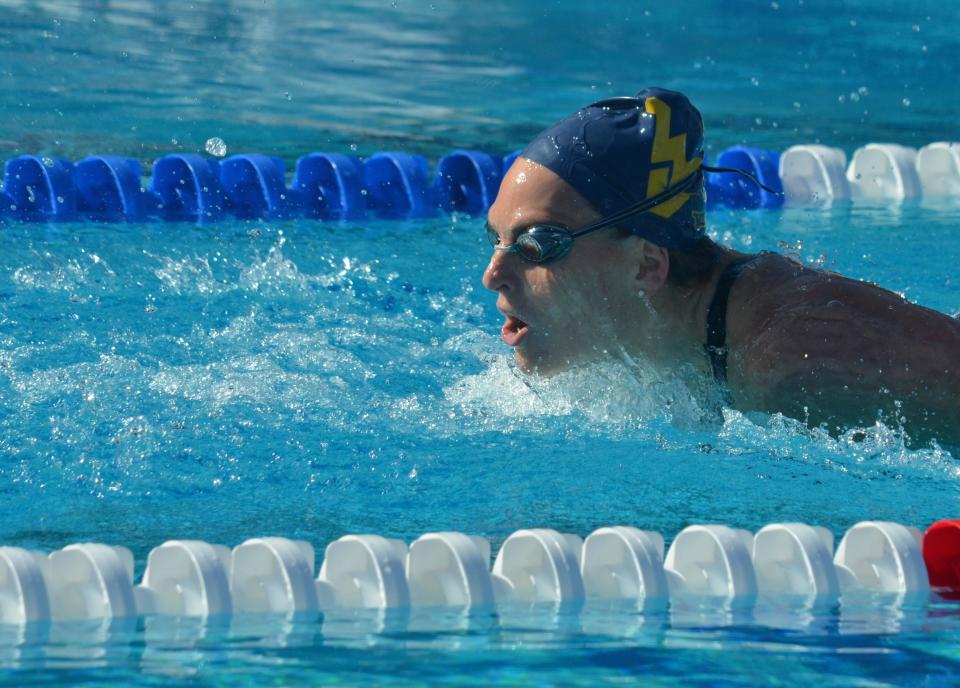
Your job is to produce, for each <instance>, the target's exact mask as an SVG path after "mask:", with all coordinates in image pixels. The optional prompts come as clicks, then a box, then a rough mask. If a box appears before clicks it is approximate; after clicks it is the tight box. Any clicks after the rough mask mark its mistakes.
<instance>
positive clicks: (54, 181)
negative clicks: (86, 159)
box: [3, 155, 76, 222]
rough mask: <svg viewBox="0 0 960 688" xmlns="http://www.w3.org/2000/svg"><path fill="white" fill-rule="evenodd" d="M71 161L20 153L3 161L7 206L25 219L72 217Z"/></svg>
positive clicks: (74, 192)
mask: <svg viewBox="0 0 960 688" xmlns="http://www.w3.org/2000/svg"><path fill="white" fill-rule="evenodd" d="M72 175H73V163H71V162H69V161H67V160H54V159H53V158H38V157H36V156H33V155H23V156H21V157H19V158H15V159H13V160H9V161H7V164H6V165H4V174H3V188H4V190H5V192H6V195H7V196H8V197H9V198H10V203H9V205H8V208H7V209H8V210H9V211H10V212H11V213H12V214H13V215H14V216H15V217H17V218H19V219H22V220H26V221H40V222H42V221H45V220H51V219H54V218H56V217H72V216H73V215H74V214H75V213H76V191H75V189H74V185H73V178H72Z"/></svg>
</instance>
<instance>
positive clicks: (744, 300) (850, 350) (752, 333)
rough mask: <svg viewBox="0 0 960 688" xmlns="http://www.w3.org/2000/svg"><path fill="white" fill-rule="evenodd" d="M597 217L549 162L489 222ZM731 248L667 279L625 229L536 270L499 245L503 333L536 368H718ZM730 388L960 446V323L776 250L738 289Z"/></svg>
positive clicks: (505, 225) (828, 417)
mask: <svg viewBox="0 0 960 688" xmlns="http://www.w3.org/2000/svg"><path fill="white" fill-rule="evenodd" d="M598 219H599V215H598V214H597V213H596V211H594V210H593V208H592V207H591V206H590V205H589V203H587V201H586V200H585V199H583V197H582V196H580V195H579V194H578V193H577V192H576V191H574V190H573V188H572V187H570V186H569V185H568V184H567V183H566V182H564V181H563V180H562V179H560V178H559V177H558V176H557V175H556V174H554V173H553V172H551V171H550V170H548V169H546V168H544V167H542V166H540V165H538V164H536V163H534V162H531V161H529V160H526V159H524V158H519V159H518V160H517V161H516V162H515V163H514V165H513V166H512V167H511V168H510V170H508V172H507V174H506V175H505V177H504V181H503V184H502V185H501V187H500V193H499V195H498V196H497V200H496V202H495V203H494V205H493V206H492V207H491V209H490V212H489V215H488V222H489V225H490V226H491V227H492V228H493V229H494V230H495V231H496V233H497V234H498V236H499V237H500V243H501V245H509V244H511V243H513V241H514V239H515V237H516V235H517V234H518V233H520V232H522V231H523V230H524V229H526V228H527V227H529V226H530V225H532V224H535V223H538V222H550V223H551V224H561V225H564V226H566V227H568V228H569V229H572V230H575V229H578V228H580V227H583V226H586V225H587V224H589V223H591V222H594V221H596V220H598ZM742 256H743V254H739V253H737V252H735V251H729V250H727V251H725V252H724V254H723V257H722V259H721V260H720V261H719V263H718V265H717V266H716V268H715V270H714V272H713V275H712V276H711V278H710V279H708V280H706V281H705V282H703V283H700V284H698V285H694V286H685V287H678V286H676V285H673V284H670V283H668V282H667V279H666V278H667V271H668V269H669V261H670V256H669V253H668V252H667V251H666V250H665V249H663V248H661V247H659V246H656V245H654V244H652V243H650V242H648V241H645V240H643V239H639V238H637V237H632V236H631V237H622V236H620V234H619V233H618V232H617V230H615V229H610V230H602V231H599V232H597V233H595V234H591V235H588V236H586V237H583V238H582V239H577V240H576V241H575V242H574V244H573V248H572V250H571V251H570V253H568V254H567V255H566V256H564V257H563V258H561V259H559V260H557V261H555V262H552V263H549V264H546V265H535V264H531V263H527V262H525V261H523V259H522V258H520V257H519V256H517V255H516V254H507V253H503V252H495V253H494V254H493V255H492V256H491V259H490V263H489V265H488V266H487V269H486V270H485V272H484V275H483V282H484V285H485V286H486V287H487V288H488V289H491V290H493V291H495V292H497V307H498V309H499V310H500V311H501V313H503V314H504V316H505V322H504V327H503V332H502V336H503V339H504V341H505V342H506V343H508V344H510V345H511V346H513V347H514V352H515V356H516V360H517V363H518V364H519V366H520V367H521V368H522V369H523V370H525V371H528V372H531V373H538V374H541V375H551V374H554V373H556V372H559V371H561V370H564V369H567V368H570V367H572V366H576V365H583V364H589V363H590V362H592V361H597V360H601V359H604V358H609V357H614V358H624V357H645V358H646V359H647V360H649V361H651V362H652V363H653V364H654V365H655V366H656V367H657V368H659V369H660V370H661V371H663V372H665V373H668V374H669V373H670V372H671V371H679V370H681V369H690V368H693V369H695V370H697V371H699V372H700V373H701V374H702V375H704V376H709V375H710V374H711V373H710V368H709V363H708V361H707V358H706V356H705V354H704V349H703V346H704V342H705V338H706V334H705V333H706V317H707V309H708V307H709V303H710V299H711V298H712V296H713V293H714V289H715V287H716V283H717V280H718V278H719V275H720V273H721V272H722V270H723V268H724V267H725V266H726V265H727V264H729V263H730V262H731V261H733V260H736V259H738V258H740V257H742ZM728 303H729V305H728V312H727V346H728V350H729V354H728V386H729V389H730V392H731V393H732V397H733V401H734V405H735V406H736V407H737V408H739V409H741V410H744V411H751V410H758V411H764V412H768V413H777V412H780V413H783V414H784V415H788V416H791V417H794V418H798V419H801V420H805V421H807V422H808V423H810V424H811V425H820V424H826V425H827V426H828V428H829V429H830V430H831V431H836V430H839V429H844V428H848V427H854V426H859V427H862V426H865V425H866V426H869V425H872V424H873V423H874V421H876V420H877V419H878V414H882V415H883V418H884V420H885V422H886V423H887V424H888V425H895V424H897V422H898V421H897V419H898V418H903V419H904V421H905V422H904V429H905V430H906V432H907V433H908V435H909V436H910V438H911V440H912V441H913V442H915V443H922V442H925V441H927V440H928V439H930V438H936V439H938V440H939V441H941V442H942V443H946V444H948V445H951V446H960V321H958V320H957V319H954V318H951V317H949V316H947V315H944V314H943V313H939V312H937V311H933V310H930V309H928V308H924V307H922V306H917V305H915V304H911V303H909V302H907V301H905V300H904V299H903V298H902V297H900V296H899V295H897V294H894V293H892V292H890V291H887V290H885V289H882V288H880V287H878V286H876V285H873V284H869V283H865V282H860V281H856V280H851V279H848V278H845V277H843V276H841V275H837V274H834V273H830V272H826V271H823V270H816V269H813V268H809V267H805V266H803V265H801V264H799V263H796V262H794V261H792V260H789V259H787V258H784V257H782V256H778V255H775V254H769V255H764V256H763V257H761V258H760V259H758V260H757V261H755V262H754V263H753V264H752V265H751V267H749V268H748V269H746V270H745V271H744V272H743V273H742V274H741V276H740V277H739V278H738V279H737V281H736V282H735V283H734V285H733V288H732V290H731V292H730V298H729V302H728Z"/></svg>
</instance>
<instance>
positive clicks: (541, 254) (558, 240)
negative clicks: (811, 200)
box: [486, 165, 781, 265]
mask: <svg viewBox="0 0 960 688" xmlns="http://www.w3.org/2000/svg"><path fill="white" fill-rule="evenodd" d="M704 171H707V172H735V173H737V174H740V175H743V176H744V177H747V178H748V179H750V180H751V181H752V182H753V183H755V184H756V185H757V186H759V187H760V188H762V189H764V190H765V191H769V192H770V193H773V194H778V195H779V194H780V193H781V192H779V191H775V190H773V189H771V188H770V187H769V186H766V185H765V184H762V183H761V182H760V180H758V179H757V178H756V177H754V176H753V175H752V174H749V173H748V172H744V171H743V170H738V169H735V168H732V167H707V166H706V165H701V166H700V167H699V168H698V169H697V170H696V171H695V172H694V173H693V174H691V175H689V176H688V177H687V178H686V179H684V180H683V181H681V182H680V183H679V184H677V185H676V186H673V187H671V188H669V189H666V190H665V191H661V192H660V193H658V194H656V195H655V196H651V197H650V198H646V199H644V200H642V201H640V202H639V203H634V204H633V205H630V206H627V207H626V208H624V209H623V210H620V211H618V212H616V213H614V214H613V215H608V216H607V217H605V218H603V219H602V220H599V221H597V222H595V223H593V224H592V225H588V226H586V227H584V228H583V229H580V230H577V231H576V232H571V231H570V230H569V229H567V228H566V227H564V226H563V225H553V224H546V223H544V224H536V225H533V226H531V227H530V228H529V229H527V230H526V231H525V232H523V233H522V234H520V235H519V236H517V238H516V240H515V241H514V242H513V243H512V244H510V245H509V246H500V235H499V234H497V232H496V231H495V230H494V229H493V227H491V226H490V225H489V223H488V224H487V226H486V229H487V240H488V241H489V242H490V245H491V246H493V250H494V251H502V252H503V253H516V254H517V255H518V256H520V257H521V258H522V259H523V260H525V261H527V262H528V263H537V264H541V265H542V264H543V263H549V262H551V261H554V260H557V259H558V258H562V257H563V256H565V255H566V254H567V252H568V251H569V250H570V248H571V247H572V246H573V240H574V239H577V238H579V237H582V236H586V235H587V234H592V233H593V232H596V231H598V230H601V229H606V228H607V227H613V226H614V225H616V224H617V223H619V222H623V221H624V220H626V219H627V218H628V217H631V216H633V215H639V214H640V213H645V212H647V211H648V210H652V209H653V208H654V207H656V206H658V205H660V204H661V203H663V202H664V201H668V200H670V199H671V198H673V197H674V196H676V195H677V194H679V193H683V192H684V191H688V190H690V189H692V188H693V187H695V186H696V185H697V184H698V183H700V182H701V181H702V180H703V172H704Z"/></svg>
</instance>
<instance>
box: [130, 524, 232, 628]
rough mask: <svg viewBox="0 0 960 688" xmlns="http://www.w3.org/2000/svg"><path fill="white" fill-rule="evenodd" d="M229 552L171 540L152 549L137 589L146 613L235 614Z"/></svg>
mask: <svg viewBox="0 0 960 688" xmlns="http://www.w3.org/2000/svg"><path fill="white" fill-rule="evenodd" d="M229 570H230V550H229V549H228V548H226V547H224V546H223V545H211V544H208V543H206V542H201V541H199V540H169V541H168V542H165V543H163V544H162V545H160V546H159V547H156V548H154V549H153V551H151V552H150V555H149V556H148V557H147V568H146V571H144V574H143V580H142V581H141V584H140V585H139V586H137V589H136V592H137V593H138V602H139V603H140V605H141V608H142V610H143V611H145V612H147V611H150V612H153V613H157V614H166V615H176V616H216V615H220V614H229V613H231V612H232V611H233V603H232V601H231V597H230V584H229Z"/></svg>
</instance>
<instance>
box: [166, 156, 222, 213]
mask: <svg viewBox="0 0 960 688" xmlns="http://www.w3.org/2000/svg"><path fill="white" fill-rule="evenodd" d="M149 192H150V193H152V194H154V195H155V196H156V197H158V198H159V199H160V210H161V216H162V217H163V218H164V219H165V220H191V221H195V222H206V221H209V220H216V219H218V218H219V217H220V216H221V215H222V214H223V209H224V205H225V197H224V193H223V187H222V186H221V184H220V165H219V163H218V162H217V161H216V160H211V159H210V158H204V157H203V156H200V155H189V154H187V155H179V154H173V155H165V156H163V157H162V158H160V159H159V160H157V161H156V162H155V163H154V164H153V176H152V177H151V178H150V186H149Z"/></svg>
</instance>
